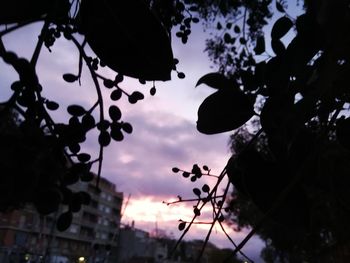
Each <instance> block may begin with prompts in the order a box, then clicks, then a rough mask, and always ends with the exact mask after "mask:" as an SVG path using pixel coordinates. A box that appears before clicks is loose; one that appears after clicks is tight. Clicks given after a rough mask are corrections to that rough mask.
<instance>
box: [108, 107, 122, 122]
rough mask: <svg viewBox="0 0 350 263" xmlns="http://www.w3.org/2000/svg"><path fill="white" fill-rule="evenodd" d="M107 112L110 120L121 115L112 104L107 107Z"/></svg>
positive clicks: (116, 118)
mask: <svg viewBox="0 0 350 263" xmlns="http://www.w3.org/2000/svg"><path fill="white" fill-rule="evenodd" d="M108 113H109V117H110V118H111V120H112V121H119V120H120V118H121V117H122V112H121V111H120V109H119V108H118V107H117V106H115V105H112V106H110V107H109V110H108Z"/></svg>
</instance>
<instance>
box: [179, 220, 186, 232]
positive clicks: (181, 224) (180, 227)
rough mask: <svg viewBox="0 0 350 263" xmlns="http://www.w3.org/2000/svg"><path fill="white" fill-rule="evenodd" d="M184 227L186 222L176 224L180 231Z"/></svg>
mask: <svg viewBox="0 0 350 263" xmlns="http://www.w3.org/2000/svg"><path fill="white" fill-rule="evenodd" d="M185 227H186V222H181V223H180V224H179V226H178V229H179V230H180V231H182V230H184V229H185Z"/></svg>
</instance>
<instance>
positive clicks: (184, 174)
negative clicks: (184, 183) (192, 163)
mask: <svg viewBox="0 0 350 263" xmlns="http://www.w3.org/2000/svg"><path fill="white" fill-rule="evenodd" d="M190 175H191V174H190V173H189V172H183V173H182V176H183V177H185V178H188V177H190Z"/></svg>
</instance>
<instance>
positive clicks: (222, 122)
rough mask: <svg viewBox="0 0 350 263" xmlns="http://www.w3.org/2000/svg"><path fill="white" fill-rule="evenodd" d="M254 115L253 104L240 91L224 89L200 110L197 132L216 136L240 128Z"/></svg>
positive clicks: (210, 98)
mask: <svg viewBox="0 0 350 263" xmlns="http://www.w3.org/2000/svg"><path fill="white" fill-rule="evenodd" d="M253 115H254V108H253V103H252V102H250V100H249V99H248V97H247V95H245V94H244V93H243V92H242V91H240V90H235V89H222V90H219V91H217V92H215V93H214V94H212V95H210V96H209V97H207V98H206V99H205V100H204V101H203V103H202V104H201V105H200V107H199V109H198V121H197V130H198V131H199V132H201V133H204V134H216V133H221V132H227V131H231V130H234V129H237V128H239V127H240V126H242V125H243V124H244V123H246V122H247V121H248V120H249V119H250V118H251V117H252V116H253Z"/></svg>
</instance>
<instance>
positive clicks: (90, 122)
mask: <svg viewBox="0 0 350 263" xmlns="http://www.w3.org/2000/svg"><path fill="white" fill-rule="evenodd" d="M81 125H82V126H83V128H84V129H85V130H90V129H92V128H94V127H95V118H94V117H93V116H92V115H91V114H85V115H84V116H83V118H82V119H81Z"/></svg>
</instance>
